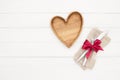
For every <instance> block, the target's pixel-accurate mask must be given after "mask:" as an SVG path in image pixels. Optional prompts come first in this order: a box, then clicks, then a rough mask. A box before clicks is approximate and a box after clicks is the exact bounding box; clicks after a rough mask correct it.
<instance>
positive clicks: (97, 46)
mask: <svg viewBox="0 0 120 80" xmlns="http://www.w3.org/2000/svg"><path fill="white" fill-rule="evenodd" d="M100 44H101V41H100V40H98V39H96V40H95V41H94V43H93V44H92V43H90V42H89V41H88V40H86V41H85V42H84V44H83V46H82V49H84V50H88V52H87V53H86V55H85V56H86V58H87V59H88V58H89V57H90V55H91V53H92V51H93V50H94V51H95V52H96V53H97V52H98V51H99V50H103V49H102V47H101V46H100Z"/></svg>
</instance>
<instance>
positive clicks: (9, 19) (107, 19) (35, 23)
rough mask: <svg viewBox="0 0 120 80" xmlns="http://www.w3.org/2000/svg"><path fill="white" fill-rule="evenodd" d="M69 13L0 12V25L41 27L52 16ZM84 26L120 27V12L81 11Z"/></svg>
mask: <svg viewBox="0 0 120 80" xmlns="http://www.w3.org/2000/svg"><path fill="white" fill-rule="evenodd" d="M68 15H69V13H67V14H66V13H64V14H62V13H51V14H49V13H46V14H44V13H42V14H0V27H2V28H8V27H12V28H14V27H15V28H21V27H25V28H27V27H32V28H33V27H35V28H36V27H37V28H39V27H42V28H46V27H49V26H50V22H51V19H52V18H53V17H54V16H62V17H64V18H65V19H66V18H67V16H68ZM82 15H83V19H84V26H102V27H104V26H111V27H114V26H117V27H120V24H119V21H120V14H85V13H83V14H82Z"/></svg>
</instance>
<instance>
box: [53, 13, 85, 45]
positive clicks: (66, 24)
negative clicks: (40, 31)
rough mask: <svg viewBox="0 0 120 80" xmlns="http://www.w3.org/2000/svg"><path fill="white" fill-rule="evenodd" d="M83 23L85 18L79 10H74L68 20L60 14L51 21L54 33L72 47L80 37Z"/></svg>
mask: <svg viewBox="0 0 120 80" xmlns="http://www.w3.org/2000/svg"><path fill="white" fill-rule="evenodd" d="M82 25H83V18H82V15H81V14H80V13H79V12H72V13H71V14H70V15H69V16H68V18H67V20H66V21H65V20H64V19H63V18H62V17H59V16H55V17H54V18H53V19H52V21H51V26H52V29H53V31H54V33H55V34H56V36H57V37H58V38H59V39H60V40H61V41H62V42H63V43H64V44H65V45H66V46H67V47H71V46H72V44H73V43H74V42H75V40H76V39H77V38H78V36H79V35H80V32H81V30H82Z"/></svg>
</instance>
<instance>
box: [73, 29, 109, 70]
mask: <svg viewBox="0 0 120 80" xmlns="http://www.w3.org/2000/svg"><path fill="white" fill-rule="evenodd" d="M109 42H110V38H109V37H108V36H107V33H106V32H103V31H100V30H99V29H97V28H93V29H92V30H91V31H90V33H89V34H88V37H87V39H86V40H85V42H84V43H83V45H82V47H81V48H80V49H79V51H78V52H77V53H76V54H75V56H74V60H75V62H76V63H77V64H78V65H80V66H81V68H82V69H84V70H85V69H92V68H93V67H94V65H95V61H96V59H95V58H96V55H97V54H98V53H99V51H100V50H101V51H103V50H104V47H105V46H106V45H108V43H109Z"/></svg>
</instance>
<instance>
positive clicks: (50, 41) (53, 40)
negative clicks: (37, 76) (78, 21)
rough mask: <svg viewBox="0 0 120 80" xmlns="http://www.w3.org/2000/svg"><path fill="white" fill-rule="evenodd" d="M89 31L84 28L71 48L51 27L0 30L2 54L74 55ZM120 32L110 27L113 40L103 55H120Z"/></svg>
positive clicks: (0, 54)
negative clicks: (63, 42) (61, 40)
mask: <svg viewBox="0 0 120 80" xmlns="http://www.w3.org/2000/svg"><path fill="white" fill-rule="evenodd" d="M104 29H106V28H104ZM89 31H90V29H88V28H84V29H83V32H82V33H81V36H80V37H79V38H78V40H76V42H75V44H74V45H73V46H72V47H71V48H70V49H69V48H66V47H65V46H64V45H63V44H62V43H61V42H60V41H59V40H58V38H57V37H56V36H55V35H54V33H53V32H52V30H51V29H50V28H43V29H3V30H2V31H0V56H73V55H74V54H75V53H76V52H77V50H78V49H79V48H80V47H81V46H82V44H83V42H84V40H85V39H86V37H87V34H88V32H89ZM118 34H119V29H110V32H109V35H110V37H111V38H112V41H111V43H110V44H109V46H107V48H105V51H104V52H102V54H101V56H120V54H119V52H120V51H118V49H119V47H120V43H119V40H120V38H118V37H117V36H116V35H118ZM85 35H86V36H85ZM113 52H114V53H113Z"/></svg>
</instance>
